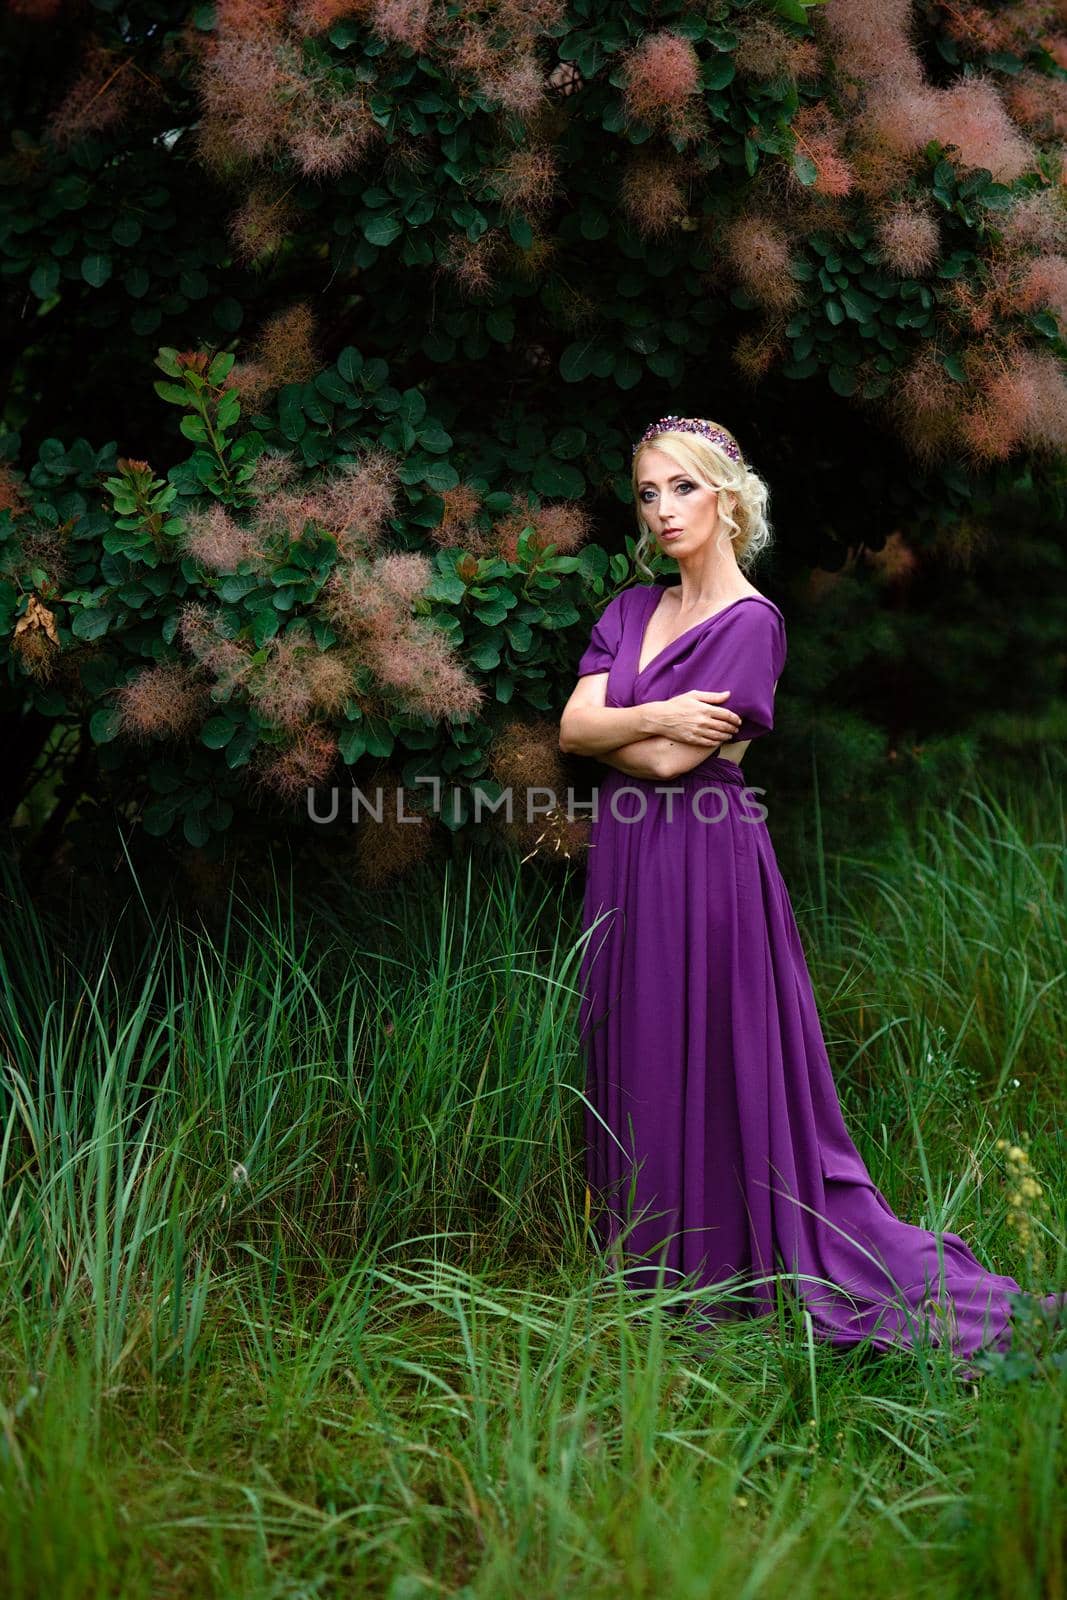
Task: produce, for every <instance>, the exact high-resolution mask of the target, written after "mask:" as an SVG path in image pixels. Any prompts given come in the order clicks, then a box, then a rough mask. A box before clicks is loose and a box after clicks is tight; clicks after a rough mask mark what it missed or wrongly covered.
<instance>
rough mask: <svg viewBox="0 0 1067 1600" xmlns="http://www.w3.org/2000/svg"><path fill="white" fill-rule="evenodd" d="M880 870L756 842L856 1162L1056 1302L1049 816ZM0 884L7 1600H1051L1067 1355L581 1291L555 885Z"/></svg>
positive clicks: (527, 881) (537, 878) (981, 811)
mask: <svg viewBox="0 0 1067 1600" xmlns="http://www.w3.org/2000/svg"><path fill="white" fill-rule="evenodd" d="M772 829H773V823H772ZM886 838H887V845H886V848H885V851H884V855H883V858H882V859H880V860H878V859H873V858H864V859H862V860H860V859H853V858H849V857H846V856H835V857H832V858H825V857H824V855H823V852H822V851H821V850H820V848H819V841H818V837H817V836H816V838H815V840H814V841H813V842H812V843H811V844H810V845H808V844H806V843H805V842H804V841H800V842H799V843H794V846H793V854H792V857H791V858H789V859H787V858H786V856H785V854H784V853H783V870H784V871H785V874H786V879H787V882H788V884H789V887H790V891H791V893H792V896H793V901H794V905H795V907H796V910H797V914H798V919H799V921H800V925H801V930H802V933H803V936H804V939H805V945H806V948H807V950H808V952H809V955H810V959H811V967H812V976H813V980H814V983H815V989H816V995H817V998H818V1001H819V1006H820V1013H821V1015H822V1018H823V1022H824V1026H825V1030H826V1035H827V1039H828V1042H829V1045H830V1049H831V1055H832V1059H833V1061H834V1066H835V1074H836V1076H837V1081H838V1085H839V1089H840V1092H841V1096H842V1101H843V1104H844V1107H845V1112H846V1118H847V1120H848V1122H849V1126H850V1129H851V1131H852V1133H853V1136H854V1137H855V1139H856V1142H857V1144H858V1145H859V1147H860V1149H861V1151H862V1153H863V1155H864V1158H865V1159H866V1160H867V1162H868V1165H869V1167H870V1169H871V1174H872V1177H873V1178H874V1180H875V1182H876V1183H877V1184H878V1185H879V1187H880V1188H882V1189H883V1191H884V1192H885V1193H886V1195H887V1197H888V1198H889V1200H890V1202H891V1203H892V1204H893V1205H894V1208H895V1209H896V1210H897V1211H898V1212H899V1213H900V1214H901V1215H904V1216H906V1217H908V1218H909V1220H913V1221H918V1222H921V1223H922V1224H923V1225H924V1226H940V1227H944V1228H948V1229H951V1230H952V1231H957V1232H960V1233H962V1234H963V1236H964V1237H965V1238H966V1239H967V1241H968V1243H970V1244H971V1245H972V1247H973V1248H974V1249H975V1251H976V1253H978V1254H979V1256H980V1257H981V1259H982V1260H983V1261H984V1262H985V1263H986V1264H987V1265H989V1266H990V1267H991V1268H993V1269H994V1270H998V1271H1002V1272H1010V1273H1011V1274H1012V1275H1014V1276H1015V1277H1017V1278H1018V1279H1019V1281H1020V1282H1021V1283H1022V1284H1023V1286H1024V1287H1028V1288H1034V1289H1038V1290H1047V1289H1050V1288H1054V1287H1055V1288H1062V1287H1064V1285H1065V1283H1067V1267H1065V1257H1064V1243H1063V1241H1064V1216H1063V1207H1064V1194H1065V1184H1064V1173H1065V1168H1067V1157H1065V1150H1064V1136H1063V1130H1062V1126H1061V1123H1062V1116H1061V1113H1062V1107H1063V1104H1064V1066H1065V1048H1067V983H1065V981H1064V959H1063V958H1064V950H1065V947H1067V941H1065V932H1067V896H1065V895H1064V887H1065V885H1064V878H1065V868H1067V836H1065V830H1064V817H1063V797H1062V782H1061V781H1060V780H1059V778H1058V777H1057V776H1056V775H1055V774H1053V773H1051V772H1046V775H1045V779H1044V781H1043V782H1042V783H1039V784H1031V785H1028V786H1026V787H1025V788H1020V789H1018V790H1016V791H1015V792H1012V793H1006V792H1004V791H1002V790H1001V789H999V788H998V790H997V791H996V793H995V794H994V793H991V792H990V791H989V789H988V788H987V786H986V785H985V784H984V782H983V783H978V782H977V781H976V783H975V784H974V785H973V786H972V787H970V788H969V789H966V790H965V791H964V792H962V793H961V794H960V795H959V796H958V797H956V798H955V801H954V803H953V804H952V805H948V806H942V807H925V808H923V809H922V810H921V811H920V812H919V814H918V815H917V816H916V817H915V818H913V819H912V820H911V821H910V822H908V823H907V824H904V823H901V822H898V821H894V822H892V823H891V825H890V826H889V827H888V828H887V834H886ZM776 842H777V841H776ZM780 848H781V847H780ZM3 872H4V878H3V881H2V883H0V893H2V894H3V903H4V909H5V918H4V930H3V936H2V941H0V1069H2V1071H0V1097H2V1098H0V1112H2V1123H0V1231H2V1249H0V1273H2V1290H3V1294H2V1300H0V1306H2V1310H0V1365H2V1386H0V1592H3V1594H4V1595H5V1596H9V1597H11V1600H19V1597H28V1596H35V1597H36V1596H47V1597H49V1600H53V1597H54V1600H64V1597H73V1596H90V1595H92V1596H96V1595H114V1596H122V1597H123V1600H127V1597H129V1600H137V1597H140V1596H153V1597H159V1596H184V1595H196V1596H198V1597H199V1596H203V1597H208V1596H220V1597H222V1596H225V1597H230V1596H242V1597H245V1596H247V1597H259V1596H272V1597H273V1596H309V1597H310V1596H316V1597H318V1596H325V1595H350V1594H359V1595H368V1596H378V1595H381V1596H387V1597H390V1600H409V1597H416V1596H423V1595H438V1594H439V1595H453V1594H462V1595H470V1596H478V1597H482V1596H486V1597H489V1596H492V1597H497V1596H501V1597H509V1596H513V1595H514V1596H516V1597H520V1596H521V1597H523V1600H530V1597H538V1600H541V1597H544V1600H549V1597H555V1596H563V1595H567V1596H569V1595H575V1596H581V1597H590V1600H601V1597H603V1600H609V1597H611V1600H613V1597H618V1596H625V1597H631V1596H646V1595H647V1596H649V1597H659V1596H669V1597H671V1600H688V1597H694V1600H695V1597H698V1596H699V1597H705V1596H708V1595H712V1594H716V1593H718V1591H719V1587H720V1586H723V1587H724V1588H725V1589H726V1591H727V1592H729V1593H730V1594H731V1596H733V1597H736V1600H749V1597H755V1596H760V1597H763V1596H779V1595H781V1596H788V1597H789V1600H802V1597H805V1596H809V1595H810V1596H818V1597H820V1600H822V1597H827V1596H829V1597H836V1596H838V1595H847V1596H849V1597H850V1600H851V1597H852V1596H854V1595H855V1594H856V1593H857V1592H858V1591H861V1592H862V1593H864V1594H865V1595H872V1596H887V1597H888V1596H893V1597H896V1596H901V1595H908V1596H913V1595H924V1594H928V1593H929V1594H933V1593H935V1592H936V1593H937V1594H938V1595H939V1596H944V1595H950V1596H955V1595H959V1596H964V1595H966V1596H968V1597H970V1596H1001V1595H1003V1596H1009V1595H1010V1596H1013V1597H1014V1596H1035V1597H1037V1596H1040V1597H1043V1600H1052V1597H1055V1596H1059V1595H1062V1594H1063V1592H1064V1588H1065V1566H1064V1553H1065V1540H1067V1513H1065V1509H1064V1508H1065V1499H1064V1494H1063V1489H1064V1481H1063V1461H1064V1456H1063V1438H1064V1421H1065V1416H1064V1411H1065V1405H1064V1402H1065V1397H1067V1363H1065V1362H1064V1360H1063V1356H1062V1350H1061V1345H1062V1342H1063V1337H1062V1335H1057V1340H1056V1343H1054V1344H1053V1345H1051V1346H1049V1345H1048V1344H1047V1343H1045V1344H1041V1343H1034V1345H1033V1346H1032V1347H1026V1346H1024V1348H1023V1349H1022V1350H1021V1351H1020V1352H1019V1354H1018V1355H1017V1356H1013V1357H1010V1358H1008V1359H1005V1360H1002V1361H1000V1362H998V1363H993V1364H992V1365H991V1369H990V1371H989V1372H988V1374H987V1375H986V1376H985V1377H983V1378H982V1379H981V1381H980V1382H974V1383H966V1382H963V1381H961V1380H960V1378H959V1377H958V1376H957V1375H956V1374H955V1373H954V1372H953V1370H952V1366H951V1363H949V1362H947V1361H944V1360H939V1359H937V1352H934V1353H933V1358H931V1359H920V1358H918V1357H916V1356H915V1355H913V1354H909V1353H907V1352H894V1353H893V1354H891V1355H888V1356H886V1355H878V1354H877V1353H876V1352H872V1351H865V1350H856V1351H848V1352H843V1351H841V1350H838V1349H834V1348H831V1347H828V1346H825V1345H821V1344H819V1343H817V1342H813V1341H812V1339H811V1337H810V1324H808V1323H807V1322H806V1320H805V1318H804V1316H803V1313H802V1311H800V1310H799V1309H798V1308H797V1307H796V1306H794V1305H793V1304H792V1303H791V1302H790V1301H789V1300H788V1298H786V1297H784V1296H783V1298H782V1300H781V1304H780V1308H779V1312H778V1315H777V1316H776V1317H775V1318H772V1319H770V1320H769V1322H768V1321H766V1320H765V1321H763V1322H761V1323H756V1324H753V1323H725V1324H722V1325H721V1328H720V1330H718V1331H716V1333H715V1334H714V1336H713V1338H710V1339H708V1338H707V1337H705V1338H704V1339H703V1340H698V1339H697V1337H696V1336H695V1335H694V1334H693V1333H692V1332H687V1331H686V1330H685V1329H684V1328H683V1326H682V1324H681V1323H680V1322H679V1320H678V1319H677V1318H675V1317H674V1316H672V1315H671V1314H670V1306H671V1304H672V1303H674V1304H675V1305H681V1304H682V1303H683V1302H684V1300H685V1297H686V1294H685V1291H684V1290H681V1291H679V1290H675V1291H673V1292H665V1293H663V1294H662V1295H661V1296H659V1297H655V1296H653V1297H651V1298H642V1299H637V1298H635V1297H634V1296H632V1295H631V1294H629V1293H628V1292H627V1291H626V1290H625V1289H624V1288H623V1287H622V1285H621V1284H620V1283H619V1281H618V1279H617V1278H613V1277H612V1275H611V1274H610V1273H609V1272H608V1271H607V1268H606V1265H605V1263H603V1262H602V1261H599V1260H598V1259H597V1258H596V1255H595V1252H594V1251H593V1250H592V1248H591V1246H590V1242H589V1239H588V1235H587V1229H586V1221H585V1214H584V1211H585V1207H584V1199H585V1191H584V1176H583V1152H582V1146H581V1109H582V1108H581V1097H580V1093H579V1085H580V1084H581V1082H582V1081H583V1080H582V1069H581V1062H580V1058H579V1055H578V1050H577V1038H576V1016H575V1000H576V995H575V983H576V978H577V960H578V954H579V950H578V944H577V940H578V933H579V929H578V921H577V917H578V908H579V893H578V892H579V890H580V877H579V876H578V875H572V876H571V878H570V879H569V880H565V879H563V878H561V877H560V876H559V875H558V874H555V873H553V872H551V871H549V870H547V869H543V868H541V867H539V866H538V864H537V863H533V864H527V865H525V866H518V865H515V866H504V865H501V864H500V863H497V864H495V865H493V866H492V867H491V868H490V869H482V870H479V869H478V868H475V867H473V866H470V865H466V866H464V865H456V866H449V867H448V868H446V869H443V870H441V871H438V870H435V869H430V868H425V869H423V870H421V871H420V872H419V873H418V874H416V876H415V877H414V878H413V879H412V880H411V882H410V884H409V885H408V886H407V887H405V888H404V889H403V890H400V889H397V890H395V891H394V892H393V893H391V894H390V895H387V896H383V895H381V894H370V893H367V892H360V891H358V890H353V889H352V887H351V886H350V885H344V884H336V885H332V886H331V885H328V884H327V885H320V886H318V887H317V888H316V891H315V892H314V894H312V893H310V892H309V891H308V890H307V889H306V888H304V887H303V886H294V885H293V884H288V885H285V886H284V887H281V886H279V887H278V888H277V891H276V893H275V895H274V898H273V900H272V901H270V902H269V903H266V904H262V905H256V906H254V907H253V906H250V905H248V904H246V903H244V902H243V901H242V900H241V899H240V898H237V897H234V898H232V899H231V900H230V901H229V903H228V905H227V908H226V913H225V915H224V917H223V918H222V920H221V921H220V923H219V924H218V926H212V927H211V928H210V929H208V928H204V927H202V926H201V927H199V928H197V927H193V926H190V925H189V923H188V921H187V920H186V919H183V918H181V917H178V916H176V915H174V914H163V913H161V912H156V911H154V910H152V909H150V908H149V906H148V905H147V904H146V903H145V902H144V899H143V898H142V894H141V887H140V886H139V885H138V884H137V883H136V881H135V879H133V878H131V880H130V900H129V904H128V906H127V909H126V911H125V913H124V915H123V916H122V917H121V918H120V919H119V920H118V921H117V922H115V921H111V922H110V923H109V919H107V918H105V917H103V916H102V915H100V913H99V911H98V910H97V909H96V908H93V907H92V906H83V907H78V906H75V907H74V908H73V909H74V912H75V915H74V922H73V924H72V925H70V926H68V925H67V924H66V923H64V922H60V921H59V920H57V919H53V917H52V916H51V915H50V914H47V913H43V912H41V911H38V910H36V909H35V907H34V905H33V903H32V900H31V898H30V895H29V893H28V892H27V890H26V888H25V885H24V884H23V883H22V881H21V879H20V877H19V875H18V872H17V871H16V870H15V868H14V867H13V866H12V865H11V864H10V863H6V864H3ZM338 907H342V908H343V909H342V910H338ZM1024 1135H1028V1136H1029V1144H1028V1150H1029V1157H1030V1162H1031V1164H1032V1168H1033V1170H1034V1172H1035V1174H1036V1176H1037V1177H1038V1179H1039V1180H1040V1182H1041V1184H1042V1189H1043V1195H1042V1200H1041V1203H1040V1204H1037V1205H1036V1206H1032V1207H1031V1212H1032V1228H1033V1232H1032V1234H1031V1239H1030V1243H1029V1244H1028V1245H1026V1244H1025V1243H1024V1239H1023V1236H1022V1234H1021V1233H1020V1231H1019V1228H1018V1227H1017V1226H1016V1224H1015V1222H1014V1221H1013V1214H1012V1211H1011V1209H1010V1207H1009V1199H1008V1197H1009V1192H1010V1184H1009V1182H1008V1180H1007V1176H1006V1173H1005V1170H1004V1158H1003V1153H1002V1152H1001V1151H1000V1150H998V1148H997V1140H998V1139H1007V1140H1008V1141H1009V1142H1011V1143H1017V1142H1018V1140H1019V1139H1020V1138H1022V1137H1023V1136H1024Z"/></svg>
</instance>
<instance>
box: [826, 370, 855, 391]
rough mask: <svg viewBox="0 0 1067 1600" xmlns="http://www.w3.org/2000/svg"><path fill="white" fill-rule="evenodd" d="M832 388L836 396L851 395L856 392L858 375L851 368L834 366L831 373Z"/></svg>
mask: <svg viewBox="0 0 1067 1600" xmlns="http://www.w3.org/2000/svg"><path fill="white" fill-rule="evenodd" d="M828 376H829V379H830V387H831V389H832V390H833V391H834V393H835V394H840V395H845V396H848V395H851V394H855V392H856V374H855V372H854V371H853V370H852V368H851V367H842V366H837V365H835V366H832V367H831V368H830V371H829V374H828Z"/></svg>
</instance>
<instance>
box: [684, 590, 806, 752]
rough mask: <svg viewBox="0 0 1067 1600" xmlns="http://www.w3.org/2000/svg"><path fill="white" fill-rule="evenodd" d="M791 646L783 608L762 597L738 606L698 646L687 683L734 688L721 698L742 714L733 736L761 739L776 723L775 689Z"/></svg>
mask: <svg viewBox="0 0 1067 1600" xmlns="http://www.w3.org/2000/svg"><path fill="white" fill-rule="evenodd" d="M787 650H788V646H787V643H786V633H785V623H784V622H783V620H782V615H781V612H780V611H778V610H777V609H776V608H775V607H773V606H771V605H769V604H768V605H762V604H760V603H759V602H756V603H755V604H753V605H743V606H738V607H737V608H736V610H734V611H733V612H732V613H731V615H730V616H729V617H725V618H724V619H723V622H722V624H721V626H719V627H717V628H711V629H710V630H709V631H708V633H707V634H706V635H705V637H704V639H703V641H702V642H701V644H700V646H699V647H698V649H697V650H695V651H694V652H693V654H692V656H691V658H690V660H689V662H688V667H687V671H686V687H687V688H691V689H716V690H717V689H729V691H730V698H729V699H728V700H724V701H723V702H722V703H723V704H724V705H725V706H726V707H727V709H728V710H730V711H736V713H737V715H738V716H739V717H740V718H741V726H740V728H739V729H738V730H737V732H736V734H735V735H734V738H735V739H758V738H759V737H760V735H761V734H765V733H770V732H772V730H773V728H774V690H775V685H776V684H777V682H778V679H779V677H780V676H781V673H782V668H783V667H784V666H785V660H786V654H787Z"/></svg>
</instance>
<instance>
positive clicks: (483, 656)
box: [468, 639, 500, 672]
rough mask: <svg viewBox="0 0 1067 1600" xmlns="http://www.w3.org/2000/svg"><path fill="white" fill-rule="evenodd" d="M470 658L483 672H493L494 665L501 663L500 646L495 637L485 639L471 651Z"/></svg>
mask: <svg viewBox="0 0 1067 1600" xmlns="http://www.w3.org/2000/svg"><path fill="white" fill-rule="evenodd" d="M468 660H470V661H473V662H474V665H475V666H476V667H479V668H480V669H481V670H482V672H492V670H493V668H494V667H498V666H499V665H500V646H499V645H498V644H497V643H496V641H495V639H484V640H483V641H482V643H481V644H479V645H476V646H475V648H474V649H473V650H472V651H471V652H470V654H469V656H468Z"/></svg>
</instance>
